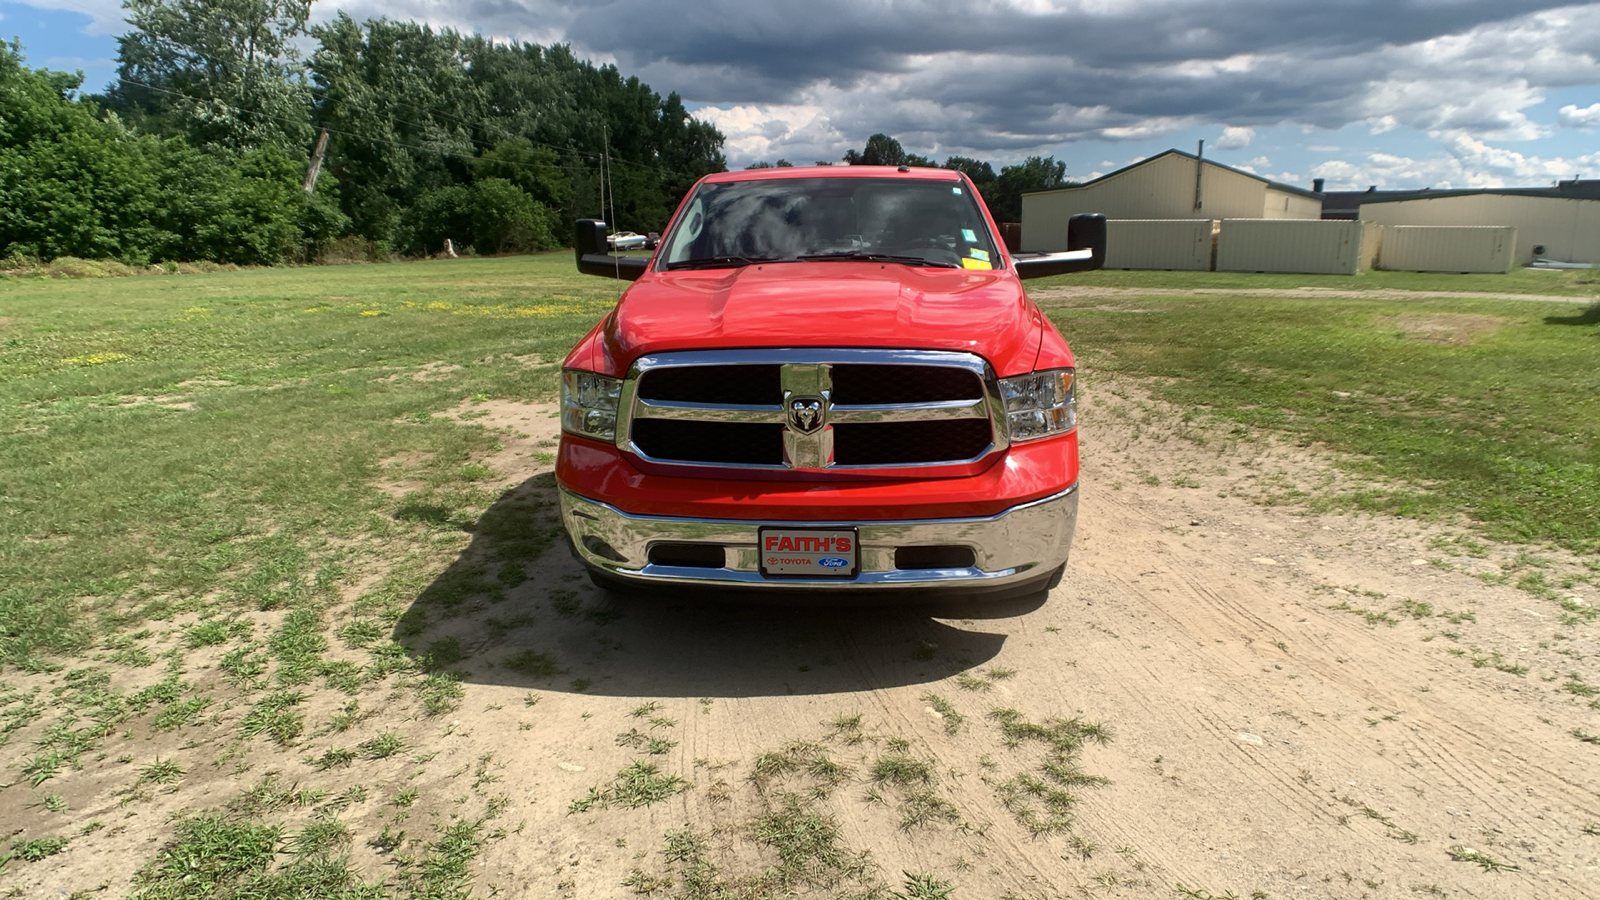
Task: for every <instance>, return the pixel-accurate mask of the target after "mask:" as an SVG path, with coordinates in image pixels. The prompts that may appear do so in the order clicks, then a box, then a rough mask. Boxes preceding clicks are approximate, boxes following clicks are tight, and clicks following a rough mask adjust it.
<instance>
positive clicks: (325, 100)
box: [0, 0, 726, 265]
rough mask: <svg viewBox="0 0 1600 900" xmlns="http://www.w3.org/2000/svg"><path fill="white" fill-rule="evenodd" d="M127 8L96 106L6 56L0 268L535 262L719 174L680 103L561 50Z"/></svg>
mask: <svg viewBox="0 0 1600 900" xmlns="http://www.w3.org/2000/svg"><path fill="white" fill-rule="evenodd" d="M123 8H124V9H125V10H126V14H127V21H128V23H129V26H130V30H129V31H128V33H127V34H125V35H123V36H122V37H120V38H118V54H117V57H118V67H117V77H116V79H115V80H114V81H113V82H112V83H111V85H110V86H109V87H108V88H107V89H106V90H105V91H104V92H102V93H99V94H85V93H83V92H82V91H81V90H80V89H81V88H82V76H81V75H73V74H69V73H62V72H51V71H47V70H44V69H30V68H28V67H27V66H26V64H25V58H24V56H23V50H22V47H21V46H20V45H18V44H16V43H15V42H13V43H11V44H9V45H8V44H3V43H0V259H5V258H7V257H11V258H23V259H27V258H32V259H40V260H48V259H53V258H56V257H60V256H78V257H84V258H91V259H94V258H111V259H117V260H121V261H123V262H127V263H131V264H136V265H138V264H144V263H147V262H151V261H157V260H177V261H192V260H212V261H216V262H232V263H254V264H272V263H278V262H284V261H307V260H314V259H316V258H318V257H319V256H321V255H323V254H324V253H325V252H326V251H327V250H328V248H329V247H330V246H331V245H333V244H334V243H335V242H336V241H340V240H341V239H342V240H343V242H344V243H345V244H346V245H347V246H352V247H357V248H359V249H360V250H361V252H367V253H371V254H388V253H404V254H425V253H435V252H438V251H439V250H440V248H441V247H442V245H443V243H444V241H445V239H446V238H450V239H452V240H453V242H454V244H455V246H457V247H461V248H470V249H471V250H475V251H476V252H479V253H502V252H514V251H527V250H538V249H545V248H549V247H554V246H559V245H560V244H561V243H563V242H565V241H567V240H568V239H569V238H568V234H567V233H568V232H569V231H570V227H569V226H567V225H565V224H563V223H570V221H571V220H572V218H574V217H577V216H584V215H588V216H592V215H601V216H603V217H605V218H607V219H608V220H613V219H614V224H615V225H617V226H618V227H622V228H630V229H633V230H638V231H646V230H655V229H659V228H661V227H662V226H664V225H665V223H666V220H667V218H668V216H670V215H671V213H672V210H673V209H674V208H675V206H676V204H677V201H678V199H679V198H680V197H681V196H682V195H683V193H684V192H685V191H686V190H687V189H688V187H689V186H690V185H691V184H693V183H694V181H695V180H696V179H697V178H699V177H700V176H702V175H705V174H707V173H709V172H715V171H722V170H723V169H725V168H726V164H725V160H724V158H723V155H722V145H723V135H722V134H721V133H720V132H719V131H717V130H716V128H714V127H713V126H711V125H710V124H708V123H706V122H703V121H700V120H698V119H695V118H694V117H693V116H691V115H690V114H689V112H688V110H687V109H686V108H685V106H684V104H683V101H682V99H681V98H680V97H679V96H678V95H676V94H668V95H667V96H666V97H662V96H660V95H659V94H657V93H655V92H654V91H652V90H651V89H650V86H649V85H647V84H644V83H643V82H641V81H639V79H637V78H624V77H623V76H622V74H621V73H620V72H618V71H617V69H616V67H614V66H596V65H593V64H592V63H590V62H588V61H585V60H580V59H578V58H576V57H575V56H574V55H573V54H572V52H571V50H570V49H569V48H568V47H566V46H563V45H554V46H549V47H544V46H540V45H537V44H531V43H521V42H506V41H494V40H490V39H488V38H485V37H482V36H480V35H464V34H461V33H459V32H456V31H453V30H450V29H433V28H430V27H429V26H427V25H424V24H420V23H416V22H401V21H390V20H388V19H370V20H367V21H364V22H357V21H355V20H353V19H352V18H350V17H349V16H348V15H345V14H342V13H341V14H340V15H339V16H338V17H337V18H335V19H334V20H333V21H331V22H328V23H326V24H324V25H319V26H315V27H311V26H308V18H309V15H310V8H311V4H310V0H127V2H126V3H124V7H123ZM305 38H309V39H310V46H312V47H313V49H311V50H310V52H309V53H308V54H302V53H301V51H300V50H299V46H300V44H301V42H302V41H303V39H305ZM324 132H325V133H326V143H325V147H324V153H323V156H324V162H323V163H322V165H321V167H320V171H319V174H318V176H317V178H316V181H315V185H314V189H311V190H307V187H308V183H309V181H310V179H309V177H308V172H309V170H310V168H311V163H312V154H313V150H314V148H315V147H316V146H317V145H318V139H319V137H320V136H321V135H322V134H323V133H324ZM602 197H603V198H604V201H605V202H604V207H603V208H602V202H601V201H602Z"/></svg>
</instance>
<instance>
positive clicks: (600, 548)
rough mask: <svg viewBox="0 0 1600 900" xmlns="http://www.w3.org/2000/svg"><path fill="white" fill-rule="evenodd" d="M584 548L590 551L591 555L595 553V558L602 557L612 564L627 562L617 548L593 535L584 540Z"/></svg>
mask: <svg viewBox="0 0 1600 900" xmlns="http://www.w3.org/2000/svg"><path fill="white" fill-rule="evenodd" d="M583 548H584V549H585V550H588V551H589V552H590V553H593V554H594V555H595V556H598V557H600V558H601V559H609V560H611V561H612V562H626V561H627V558H626V557H624V556H623V555H622V554H621V553H618V552H617V549H616V548H615V547H613V546H611V545H610V544H608V543H606V542H605V541H602V540H600V539H599V538H597V537H594V536H593V535H590V536H588V537H585V538H584V539H583Z"/></svg>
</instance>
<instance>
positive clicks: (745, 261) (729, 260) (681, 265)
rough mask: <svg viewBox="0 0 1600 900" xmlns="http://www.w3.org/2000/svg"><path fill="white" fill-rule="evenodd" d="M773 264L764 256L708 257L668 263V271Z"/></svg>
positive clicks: (737, 267)
mask: <svg viewBox="0 0 1600 900" xmlns="http://www.w3.org/2000/svg"><path fill="white" fill-rule="evenodd" d="M764 262H773V260H771V259H768V258H767V257H764V256H757V257H749V256H706V257H702V258H700V259H680V260H678V261H677V262H669V263H667V268H668V269H739V268H743V267H744V266H748V265H751V264H752V263H764Z"/></svg>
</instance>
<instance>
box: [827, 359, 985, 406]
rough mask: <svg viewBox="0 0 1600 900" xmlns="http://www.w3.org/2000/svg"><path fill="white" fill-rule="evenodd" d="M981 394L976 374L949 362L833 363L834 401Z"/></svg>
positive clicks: (916, 400)
mask: <svg viewBox="0 0 1600 900" xmlns="http://www.w3.org/2000/svg"><path fill="white" fill-rule="evenodd" d="M982 396H983V382H981V381H979V380H978V376H977V375H975V374H973V373H972V372H969V371H967V370H966V369H957V368H953V367H951V366H886V365H871V364H865V365H863V364H857V363H850V364H847V365H838V366H834V367H833V402H835V403H843V404H847V405H849V404H861V405H866V404H877V403H936V402H938V401H940V400H977V399H979V398H981V397H982Z"/></svg>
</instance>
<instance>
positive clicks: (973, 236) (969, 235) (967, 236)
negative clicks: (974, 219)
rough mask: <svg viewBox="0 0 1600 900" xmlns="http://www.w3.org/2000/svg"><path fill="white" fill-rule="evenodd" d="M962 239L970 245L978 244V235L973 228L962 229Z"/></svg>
mask: <svg viewBox="0 0 1600 900" xmlns="http://www.w3.org/2000/svg"><path fill="white" fill-rule="evenodd" d="M961 239H962V240H963V241H966V242H967V243H969V244H976V243H977V242H978V233H977V232H976V231H973V230H972V229H971V228H963V229H961Z"/></svg>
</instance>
